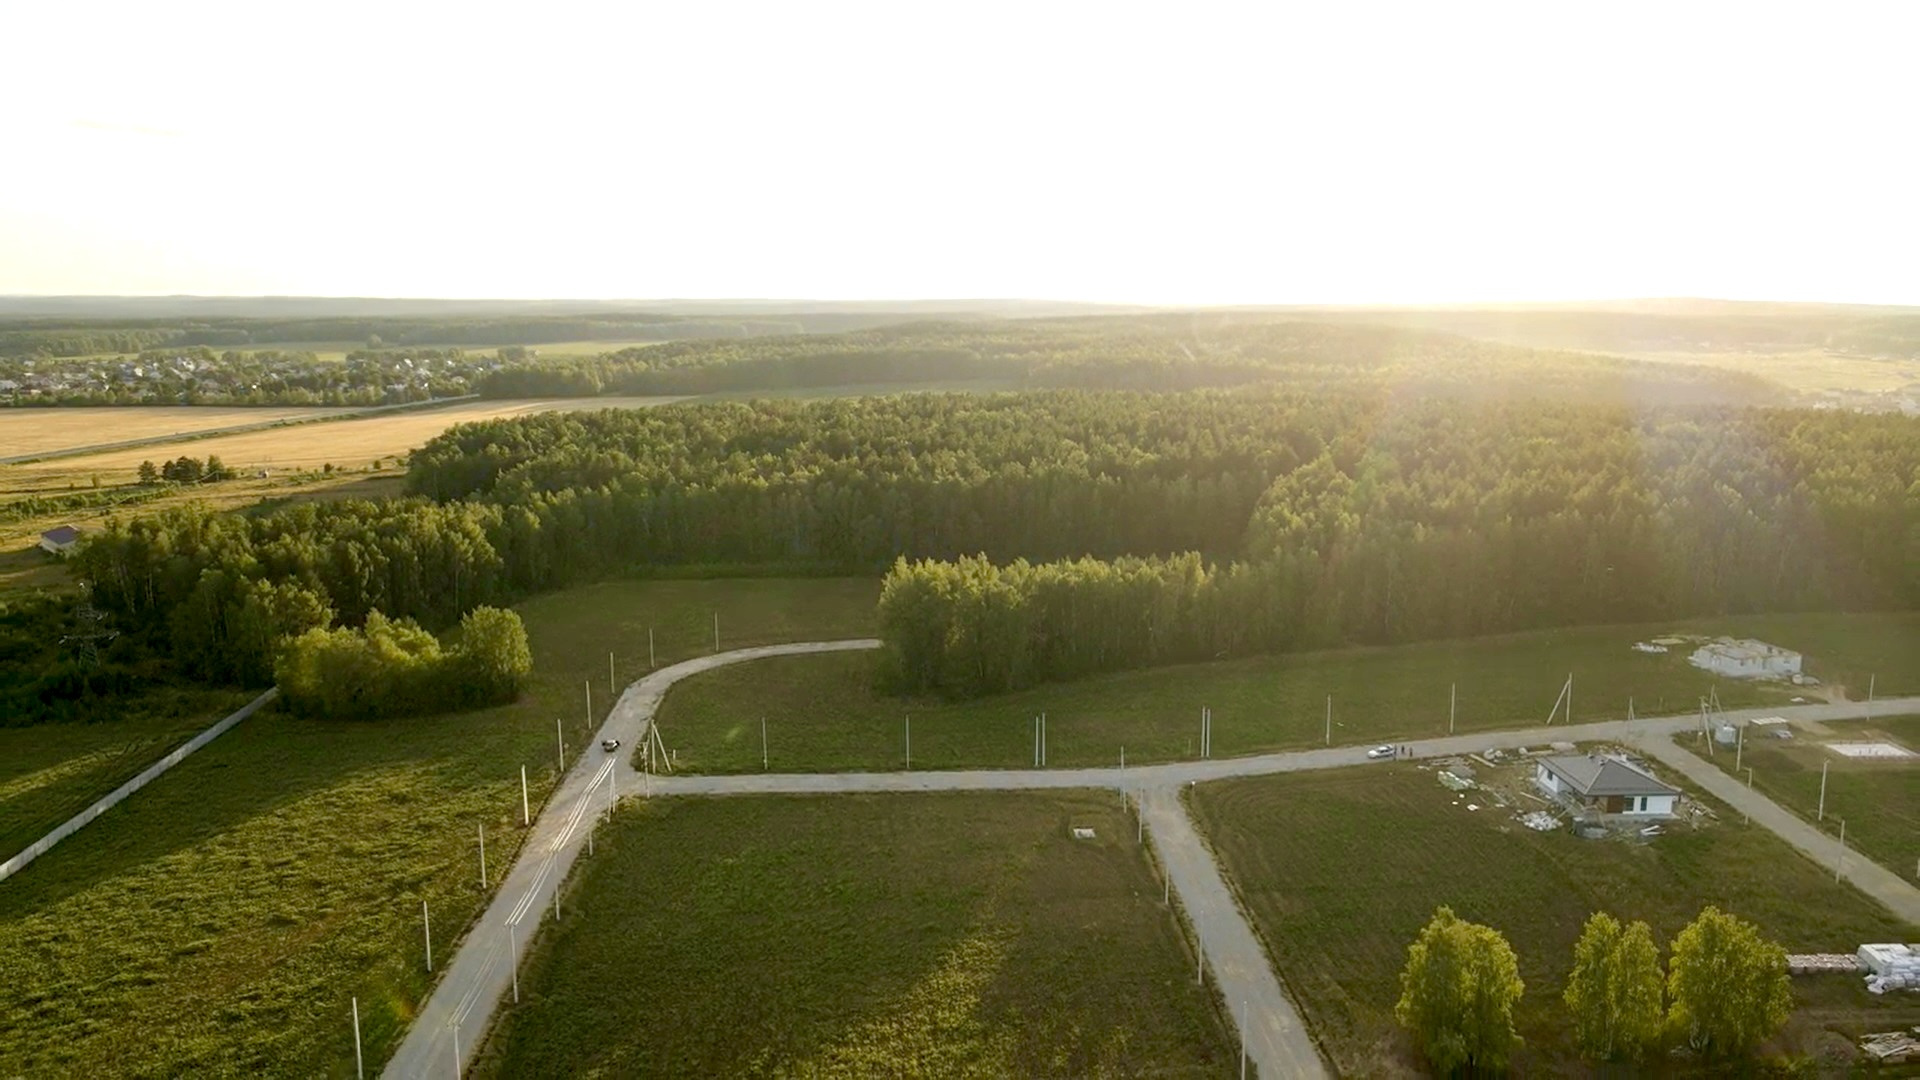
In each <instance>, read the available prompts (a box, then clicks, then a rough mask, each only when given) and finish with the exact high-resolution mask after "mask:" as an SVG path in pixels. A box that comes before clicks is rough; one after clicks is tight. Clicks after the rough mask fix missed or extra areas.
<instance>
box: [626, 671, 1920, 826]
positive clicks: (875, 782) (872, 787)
mask: <svg viewBox="0 0 1920 1080" xmlns="http://www.w3.org/2000/svg"><path fill="white" fill-rule="evenodd" d="M835 644H837V645H841V647H859V645H858V644H857V643H835ZM742 651H743V652H745V651H753V650H742ZM726 655H732V654H723V657H724V656H726ZM707 659H721V658H720V657H710V658H707ZM707 666H708V667H714V666H718V665H715V664H708V665H707ZM702 670H704V668H703V669H702ZM663 674H664V672H663ZM621 700H622V703H623V704H624V702H625V700H626V699H625V698H622V699H621ZM655 700H656V701H657V698H656V699H655ZM1874 707H1875V708H1877V709H1884V710H1886V712H1887V713H1888V714H1889V715H1892V714H1893V713H1894V712H1896V711H1898V712H1920V697H1912V698H1893V699H1888V700H1886V701H1884V702H1876V703H1875V705H1874ZM1722 715H1723V717H1724V719H1725V720H1727V721H1731V722H1736V723H1737V722H1743V721H1747V720H1752V719H1756V718H1758V717H1763V716H1784V717H1787V718H1789V719H1793V720H1812V721H1827V720H1848V719H1857V718H1858V717H1859V716H1860V706H1859V705H1858V704H1840V705H1825V704H1820V705H1794V706H1789V707H1785V708H1778V707H1776V708H1771V709H1742V710H1730V711H1728V712H1726V713H1724V714H1722ZM1699 724H1700V718H1699V717H1698V716H1697V715H1686V716H1662V717H1641V718H1640V719H1638V720H1633V721H1627V720H1605V721H1601V722H1598V723H1592V724H1576V725H1572V726H1568V725H1565V724H1558V725H1553V726H1550V727H1534V728H1518V729H1511V730H1506V731H1477V732H1472V733H1470V734H1466V735H1451V736H1445V737H1442V738H1438V739H1429V740H1427V741H1425V742H1415V743H1410V744H1408V745H1410V746H1411V747H1412V749H1413V755H1414V756H1415V757H1417V758H1431V757H1447V756H1451V755H1454V754H1466V753H1473V752H1477V751H1482V750H1489V749H1495V748H1498V749H1503V750H1511V749H1514V748H1517V747H1522V746H1545V745H1546V744H1547V743H1549V742H1623V743H1624V742H1636V741H1639V740H1653V739H1654V737H1656V736H1657V737H1658V738H1659V739H1666V738H1669V737H1671V736H1672V735H1674V734H1675V733H1677V732H1681V731H1692V730H1694V729H1695V728H1697V727H1698V726H1699ZM622 738H625V736H622ZM1655 741H1657V740H1655ZM1366 761H1367V747H1366V746H1364V745H1361V746H1333V747H1327V748H1324V749H1320V750H1289V751H1282V752H1279V753H1273V754H1256V755H1253V756H1250V757H1235V758H1216V759H1213V760H1209V761H1178V762H1171V763H1168V764H1164V765H1139V766H1134V767H1131V768H1127V769H1120V768H1115V767H1111V766H1103V767H1099V768H1088V769H973V770H952V771H933V770H915V771H913V772H871V773H744V774H741V775H737V776H660V775H655V776H654V777H653V780H652V788H653V790H654V791H655V792H658V793H661V794H668V795H748V794H795V793H807V792H837V791H974V790H988V789H994V790H1000V789H1013V788H1088V787H1095V788H1116V789H1126V790H1138V789H1143V788H1153V787H1180V786H1183V785H1186V784H1189V783H1194V782H1199V783H1205V782H1207V781H1209V780H1224V779H1227V778H1229V777H1235V776H1266V775H1269V774H1272V773H1284V772H1305V771H1309V770H1313V769H1335V768H1340V767H1342V766H1346V765H1359V764H1363V763H1365V762H1366ZM628 770H629V771H628V772H626V773H624V774H623V776H622V780H621V790H623V791H624V790H627V789H628V787H629V786H630V785H632V784H638V783H639V782H640V779H641V778H640V774H639V773H638V772H634V771H631V766H629V767H628Z"/></svg>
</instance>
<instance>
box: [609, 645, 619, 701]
mask: <svg viewBox="0 0 1920 1080" xmlns="http://www.w3.org/2000/svg"><path fill="white" fill-rule="evenodd" d="M617 693H619V691H618V690H616V689H615V688H614V685H613V653H612V652H608V653H607V697H609V698H611V697H613V695H615V694H617Z"/></svg>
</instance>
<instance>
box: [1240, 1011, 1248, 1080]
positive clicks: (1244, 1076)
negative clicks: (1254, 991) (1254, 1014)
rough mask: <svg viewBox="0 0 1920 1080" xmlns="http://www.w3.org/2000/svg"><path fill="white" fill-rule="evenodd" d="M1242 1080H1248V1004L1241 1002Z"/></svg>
mask: <svg viewBox="0 0 1920 1080" xmlns="http://www.w3.org/2000/svg"><path fill="white" fill-rule="evenodd" d="M1240 1080H1247V1003H1246V1000H1245V999H1242V1000H1241V1002H1240Z"/></svg>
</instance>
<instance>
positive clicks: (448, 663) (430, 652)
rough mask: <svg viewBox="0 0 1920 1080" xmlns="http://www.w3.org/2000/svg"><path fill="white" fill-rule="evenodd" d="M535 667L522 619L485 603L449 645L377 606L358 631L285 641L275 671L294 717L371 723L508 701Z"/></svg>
mask: <svg viewBox="0 0 1920 1080" xmlns="http://www.w3.org/2000/svg"><path fill="white" fill-rule="evenodd" d="M532 669H533V657H532V653H531V652H530V651H529V650H528V647H527V632H526V628H525V627H524V626H523V625H522V624H521V622H520V616H519V615H517V614H515V613H514V612H511V611H505V610H502V609H500V608H489V607H482V608H475V609H474V610H473V611H472V612H470V613H468V615H467V616H466V618H464V619H462V620H461V622H460V627H459V629H458V630H457V631H456V632H455V633H454V634H453V635H452V640H451V647H450V648H442V647H441V644H440V641H439V640H438V639H437V638H435V637H434V636H433V635H432V634H430V633H428V632H427V631H425V630H422V629H421V628H420V627H419V625H418V624H416V623H415V622H413V621H412V620H411V619H400V620H394V619H389V618H387V617H386V616H385V615H382V614H380V613H379V612H377V611H376V612H373V613H372V614H370V615H368V616H367V621H366V624H365V625H364V626H363V627H361V628H360V629H358V630H356V629H353V628H351V627H339V628H337V629H332V630H329V629H324V628H315V629H312V630H308V631H306V632H305V633H303V634H300V635H299V636H298V637H295V638H293V639H291V640H290V641H288V642H287V644H286V646H285V648H283V649H282V650H281V653H280V656H279V660H278V662H277V663H276V664H275V666H274V674H275V676H276V678H277V680H278V682H279V684H280V693H281V697H282V698H283V700H285V701H286V703H287V705H288V707H289V708H291V709H292V710H293V711H294V712H295V713H297V714H299V715H302V716H312V717H320V718H325V719H334V720H372V719H378V718H381V717H389V716H417V715H420V714H423V713H433V712H442V711H445V710H447V709H449V708H455V707H478V706H485V705H495V704H500V703H502V702H507V701H511V700H513V699H514V697H516V696H517V695H518V694H519V693H520V688H521V686H522V685H523V683H524V682H525V680H526V676H527V674H528V673H529V672H530V671H531V670H532Z"/></svg>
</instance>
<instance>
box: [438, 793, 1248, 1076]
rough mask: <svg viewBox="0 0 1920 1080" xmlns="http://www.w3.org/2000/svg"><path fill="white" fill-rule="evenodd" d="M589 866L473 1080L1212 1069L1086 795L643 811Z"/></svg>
mask: <svg viewBox="0 0 1920 1080" xmlns="http://www.w3.org/2000/svg"><path fill="white" fill-rule="evenodd" d="M1070 826H1090V827H1092V828H1093V829H1094V830H1095V833H1096V834H1097V839H1095V840H1091V841H1086V840H1074V839H1072V838H1070V836H1069V832H1068V830H1069V827H1070ZM600 844H601V846H600V847H599V850H598V854H597V855H596V856H590V857H583V867H582V869H581V870H580V871H579V872H578V874H577V877H576V879H575V881H574V882H573V883H572V884H571V887H570V890H569V896H568V899H567V901H566V905H565V906H566V912H565V914H564V916H563V918H562V921H561V922H560V924H559V927H558V929H557V930H555V929H554V927H553V924H551V923H548V924H547V926H546V928H545V929H544V930H543V931H542V933H543V935H544V937H543V939H542V940H541V941H540V942H539V944H538V945H537V947H536V952H535V955H534V956H533V957H532V958H531V959H530V961H529V962H528V965H527V968H526V971H525V973H524V974H523V975H522V976H521V993H522V1000H523V1002H524V1003H523V1004H522V1005H520V1006H518V1007H517V1008H513V1007H510V1008H509V1009H508V1011H507V1012H506V1013H505V1018H504V1020H503V1021H502V1023H501V1025H500V1026H499V1027H496V1029H495V1032H496V1033H495V1035H494V1036H493V1038H492V1040H491V1041H490V1043H489V1044H488V1047H487V1049H486V1051H485V1052H484V1054H483V1056H482V1057H481V1059H480V1061H479V1063H478V1065H477V1067H476V1068H475V1070H474V1072H475V1074H476V1075H480V1076H501V1077H526V1076H622V1077H648V1076H658V1077H680V1076H728V1077H739V1076H865V1077H883V1076H886V1077H893V1076H943V1077H944V1076H979V1077H1073V1078H1082V1077H1104V1076H1165V1077H1174V1076H1194V1077H1198V1076H1231V1075H1233V1069H1234V1068H1236V1067H1237V1066H1236V1063H1237V1061H1238V1043H1237V1042H1236V1041H1235V1040H1234V1037H1233V1036H1232V1035H1231V1034H1230V1033H1229V1029H1228V1027H1227V1025H1226V1023H1225V1021H1224V1018H1223V1017H1222V1016H1221V1015H1220V1012H1219V1010H1218V1008H1217V1007H1216V1004H1215V1000H1214V999H1213V997H1212V994H1211V991H1210V989H1203V988H1201V987H1199V986H1197V985H1195V983H1194V979H1193V972H1192V963H1193V962H1192V960H1191V959H1190V957H1191V952H1190V951H1189V950H1188V947H1187V945H1186V943H1185V941H1184V939H1183V935H1182V931H1181V929H1180V928H1179V926H1178V925H1177V923H1176V921H1175V916H1174V914H1173V913H1172V912H1170V911H1169V910H1168V909H1167V908H1166V907H1164V906H1163V905H1162V904H1161V898H1160V887H1159V884H1158V881H1157V878H1156V877H1155V875H1154V871H1153V869H1152V867H1151V865H1150V864H1149V862H1148V861H1147V858H1146V856H1145V854H1144V851H1143V849H1142V848H1141V847H1140V846H1139V845H1138V844H1136V843H1135V842H1134V829H1133V822H1132V819H1131V817H1130V816H1129V815H1128V814H1127V812H1126V811H1124V810H1122V809H1120V808H1119V807H1118V806H1117V805H1115V801H1114V799H1113V798H1112V796H1111V795H1110V794H1104V793H1084V792H1058V793H1054V792H1049V793H1046V794H1032V793H1013V792H1007V793H968V794H935V795H859V796H814V797H786V798H777V797H766V798H730V799H691V800H687V799H675V800H667V799H657V800H654V801H652V802H649V803H643V804H640V805H637V806H630V807H629V808H628V809H626V810H623V811H622V812H621V814H620V815H619V816H618V817H617V818H616V820H615V821H614V822H613V823H612V826H611V827H610V828H609V829H608V830H606V832H605V833H603V835H602V838H601V840H600Z"/></svg>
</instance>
